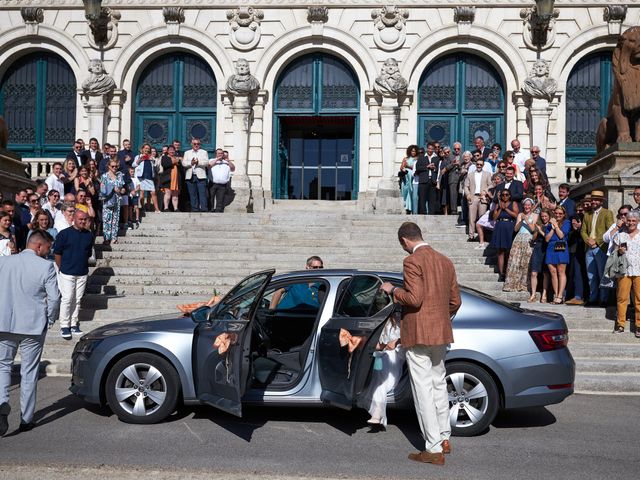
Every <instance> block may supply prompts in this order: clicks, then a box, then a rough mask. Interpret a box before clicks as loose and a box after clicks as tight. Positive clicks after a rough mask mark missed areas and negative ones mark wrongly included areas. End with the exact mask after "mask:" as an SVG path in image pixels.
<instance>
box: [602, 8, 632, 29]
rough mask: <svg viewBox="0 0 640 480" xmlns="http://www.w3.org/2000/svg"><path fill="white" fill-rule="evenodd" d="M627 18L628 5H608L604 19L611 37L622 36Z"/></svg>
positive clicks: (604, 11) (604, 12) (603, 14)
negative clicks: (623, 25)
mask: <svg viewBox="0 0 640 480" xmlns="http://www.w3.org/2000/svg"><path fill="white" fill-rule="evenodd" d="M626 18H627V6H626V5H607V6H606V7H604V9H603V12H602V19H603V20H604V21H605V22H607V25H608V27H609V35H620V33H621V32H622V24H623V22H624V20H625V19H626Z"/></svg>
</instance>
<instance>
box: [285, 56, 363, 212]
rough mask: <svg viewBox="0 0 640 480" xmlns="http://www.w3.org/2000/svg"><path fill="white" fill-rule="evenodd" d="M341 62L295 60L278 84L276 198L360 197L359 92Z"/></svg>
mask: <svg viewBox="0 0 640 480" xmlns="http://www.w3.org/2000/svg"><path fill="white" fill-rule="evenodd" d="M359 90H360V89H359V86H358V82H357V80H356V77H355V74H354V73H353V71H352V70H351V68H349V66H347V65H346V64H345V63H343V62H342V61H341V60H338V59H337V58H335V57H332V56H329V55H324V54H312V55H307V56H304V57H301V58H298V59H296V60H294V61H293V62H292V63H291V64H290V65H289V66H288V67H287V68H286V69H285V70H284V72H283V73H282V74H281V75H280V77H279V79H278V81H277V82H276V94H275V109H274V125H275V132H276V135H275V140H274V153H275V154H274V159H275V160H274V162H275V165H274V167H275V168H274V172H275V175H274V177H273V192H274V197H275V198H277V199H298V200H302V199H304V200H311V199H320V200H354V199H356V198H357V191H358V189H357V178H358V176H357V135H356V132H357V131H358V116H359V106H360V99H359V96H360V92H359Z"/></svg>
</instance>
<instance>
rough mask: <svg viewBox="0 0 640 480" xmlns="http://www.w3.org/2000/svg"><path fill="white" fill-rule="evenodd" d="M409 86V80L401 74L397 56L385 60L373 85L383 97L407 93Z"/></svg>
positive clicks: (375, 90)
mask: <svg viewBox="0 0 640 480" xmlns="http://www.w3.org/2000/svg"><path fill="white" fill-rule="evenodd" d="M407 87H408V83H407V81H406V80H405V79H404V78H403V77H402V75H401V74H400V67H398V61H397V60H396V59H395V58H389V59H387V60H385V62H384V63H383V64H382V68H381V69H380V75H379V76H378V78H376V81H375V84H374V85H373V90H374V92H376V93H378V94H380V95H382V96H383V97H397V96H399V95H404V94H405V93H407Z"/></svg>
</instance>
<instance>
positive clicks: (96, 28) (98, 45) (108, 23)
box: [87, 7, 122, 50]
mask: <svg viewBox="0 0 640 480" xmlns="http://www.w3.org/2000/svg"><path fill="white" fill-rule="evenodd" d="M121 16H122V14H121V13H120V11H119V10H113V9H111V8H108V7H103V8H102V11H101V13H100V19H99V20H98V22H97V23H96V24H95V25H92V24H90V23H89V22H87V39H88V40H89V45H91V48H93V49H95V50H108V49H110V48H112V47H113V46H114V45H115V44H116V42H117V41H118V22H119V21H120V18H121ZM103 32H104V33H103ZM96 35H97V39H96Z"/></svg>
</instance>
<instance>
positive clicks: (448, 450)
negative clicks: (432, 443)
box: [442, 440, 451, 455]
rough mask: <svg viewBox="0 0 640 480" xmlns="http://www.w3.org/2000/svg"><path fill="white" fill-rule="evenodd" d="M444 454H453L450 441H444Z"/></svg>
mask: <svg viewBox="0 0 640 480" xmlns="http://www.w3.org/2000/svg"><path fill="white" fill-rule="evenodd" d="M442 453H444V454H445V455H448V454H450V453H451V443H450V442H449V440H443V441H442Z"/></svg>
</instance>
